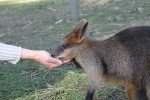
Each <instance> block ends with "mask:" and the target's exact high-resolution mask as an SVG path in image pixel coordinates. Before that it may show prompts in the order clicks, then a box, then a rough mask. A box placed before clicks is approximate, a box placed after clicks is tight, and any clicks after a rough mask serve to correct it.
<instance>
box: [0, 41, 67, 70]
mask: <svg viewBox="0 0 150 100" xmlns="http://www.w3.org/2000/svg"><path fill="white" fill-rule="evenodd" d="M20 58H22V59H29V60H33V61H36V62H39V63H41V64H43V65H44V66H46V67H47V68H49V69H51V68H55V67H58V66H60V65H62V61H61V60H59V59H56V58H53V57H51V54H50V53H49V52H47V51H44V50H29V49H24V48H21V47H17V46H12V45H7V44H3V43H0V60H1V61H8V62H10V63H12V64H16V63H17V62H18V61H19V60H20ZM66 62H69V61H65V62H63V63H66Z"/></svg>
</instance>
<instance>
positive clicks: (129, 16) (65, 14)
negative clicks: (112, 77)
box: [0, 0, 150, 100]
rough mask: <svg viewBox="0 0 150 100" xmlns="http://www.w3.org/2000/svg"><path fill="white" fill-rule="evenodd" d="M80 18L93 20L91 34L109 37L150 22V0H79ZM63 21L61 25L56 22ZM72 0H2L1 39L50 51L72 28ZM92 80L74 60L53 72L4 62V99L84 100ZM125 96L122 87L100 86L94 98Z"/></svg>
mask: <svg viewBox="0 0 150 100" xmlns="http://www.w3.org/2000/svg"><path fill="white" fill-rule="evenodd" d="M79 4H80V5H79V6H80V18H86V19H87V20H88V21H89V27H88V30H87V35H88V36H89V37H90V38H94V39H99V40H101V39H105V38H108V37H110V36H111V35H113V34H115V33H116V32H118V31H120V30H122V29H124V28H127V27H130V26H140V25H150V1H149V0H135V3H131V2H129V1H128V2H127V1H125V0H100V1H98V0H97V1H96V0H95V2H94V1H91V0H80V1H79ZM59 20H63V21H62V22H61V23H58V24H56V22H58V21H59ZM73 26H74V25H73V24H72V23H71V15H70V5H69V0H0V42H3V43H8V44H14V45H17V46H22V47H24V48H29V49H44V50H47V51H51V50H52V49H54V48H55V47H56V46H57V45H58V43H59V42H60V40H61V39H62V38H63V37H64V36H65V35H66V34H68V32H69V31H71V29H72V28H73ZM87 82H88V81H87V78H86V75H85V73H84V71H83V70H82V69H77V68H75V66H74V65H73V64H72V63H69V64H65V65H63V66H62V67H60V68H57V69H54V70H48V69H47V68H45V67H44V66H42V65H40V64H38V63H36V62H32V61H28V60H26V61H25V60H22V61H20V62H19V63H18V64H16V65H11V64H9V63H6V62H1V63H0V100H84V98H85V95H86V90H87ZM97 99H100V100H116V99H117V100H123V99H125V100H126V97H125V93H124V89H123V88H122V87H120V86H118V85H112V84H111V85H107V84H106V86H104V85H102V87H100V89H99V90H98V91H96V94H95V100H97Z"/></svg>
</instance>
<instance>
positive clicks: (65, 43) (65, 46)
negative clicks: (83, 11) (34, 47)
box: [52, 19, 88, 60]
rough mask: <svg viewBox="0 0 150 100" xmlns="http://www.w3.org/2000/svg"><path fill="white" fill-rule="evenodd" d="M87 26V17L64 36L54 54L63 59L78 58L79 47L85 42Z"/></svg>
mask: <svg viewBox="0 0 150 100" xmlns="http://www.w3.org/2000/svg"><path fill="white" fill-rule="evenodd" d="M87 26H88V22H87V21H86V20H85V19H83V20H81V21H80V22H79V23H78V24H77V26H76V27H75V28H74V29H73V30H72V31H71V32H70V33H69V34H68V35H66V36H65V37H64V39H63V40H62V41H61V42H60V44H59V45H58V47H57V48H56V49H55V51H54V52H53V53H52V56H53V57H55V58H58V59H61V60H65V59H73V58H76V56H77V55H78V51H79V48H80V47H81V46H82V45H83V44H84V41H85V35H84V33H85V31H86V28H87Z"/></svg>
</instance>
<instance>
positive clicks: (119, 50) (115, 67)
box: [52, 19, 150, 100]
mask: <svg viewBox="0 0 150 100" xmlns="http://www.w3.org/2000/svg"><path fill="white" fill-rule="evenodd" d="M87 26H88V22H87V21H86V19H83V20H81V21H79V23H78V24H77V26H76V27H75V28H74V29H73V30H72V31H71V32H70V33H69V34H68V35H66V36H65V38H64V39H63V40H62V41H61V43H60V44H59V45H58V47H57V48H56V50H55V51H54V52H53V54H52V56H53V57H56V58H59V59H61V60H62V61H63V60H64V59H75V60H76V61H77V62H78V63H79V64H80V65H81V66H82V68H83V69H84V71H85V73H86V75H87V77H88V84H89V85H88V91H87V96H86V100H92V98H93V94H94V91H95V89H97V88H98V87H99V85H100V84H101V80H102V81H104V82H111V83H118V84H120V85H122V86H124V87H125V89H126V95H127V97H128V99H129V100H150V26H138V27H132V28H127V29H125V30H122V31H121V32H119V33H117V34H115V35H114V36H112V37H110V38H108V39H106V40H103V41H98V40H91V39H89V38H88V37H87V36H86V35H85V32H86V28H87Z"/></svg>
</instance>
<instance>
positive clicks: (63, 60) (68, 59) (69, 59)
mask: <svg viewBox="0 0 150 100" xmlns="http://www.w3.org/2000/svg"><path fill="white" fill-rule="evenodd" d="M58 59H59V60H61V61H62V62H68V61H71V58H65V57H60V58H58Z"/></svg>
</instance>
